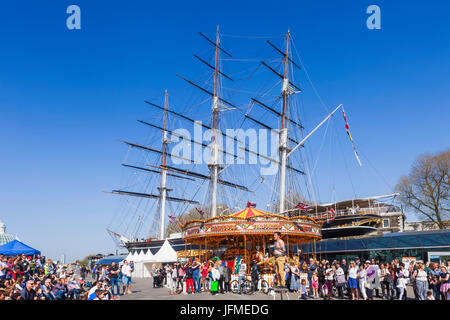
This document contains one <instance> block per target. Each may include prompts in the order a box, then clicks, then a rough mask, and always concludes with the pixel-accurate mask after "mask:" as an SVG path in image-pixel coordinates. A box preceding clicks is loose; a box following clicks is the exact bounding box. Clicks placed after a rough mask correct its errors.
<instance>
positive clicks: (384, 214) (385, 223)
mask: <svg viewBox="0 0 450 320" xmlns="http://www.w3.org/2000/svg"><path fill="white" fill-rule="evenodd" d="M377 209H378V212H377V213H378V214H379V215H380V217H381V225H380V226H379V228H378V230H377V231H376V232H375V233H374V234H378V235H383V234H386V233H393V232H404V231H405V222H406V215H405V214H404V213H403V211H402V210H401V209H400V208H399V207H397V206H394V205H390V204H380V206H379V207H378V208H377Z"/></svg>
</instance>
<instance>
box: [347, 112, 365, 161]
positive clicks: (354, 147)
mask: <svg viewBox="0 0 450 320" xmlns="http://www.w3.org/2000/svg"><path fill="white" fill-rule="evenodd" d="M342 114H343V115H344V121H345V131H347V134H348V137H349V138H350V141H351V143H352V146H353V152H354V153H355V157H356V160H357V161H358V163H359V166H362V163H361V160H359V156H358V152H356V146H355V143H354V142H353V138H352V135H351V133H350V128H349V126H348V122H347V116H346V115H345V110H344V107H342Z"/></svg>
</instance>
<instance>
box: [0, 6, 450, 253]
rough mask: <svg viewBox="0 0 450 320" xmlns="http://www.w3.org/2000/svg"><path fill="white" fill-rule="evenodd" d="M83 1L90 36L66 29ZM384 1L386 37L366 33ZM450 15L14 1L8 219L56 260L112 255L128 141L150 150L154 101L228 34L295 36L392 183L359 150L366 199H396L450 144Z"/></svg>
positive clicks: (2, 54) (4, 9) (6, 84)
mask: <svg viewBox="0 0 450 320" xmlns="http://www.w3.org/2000/svg"><path fill="white" fill-rule="evenodd" d="M70 4H77V5H79V6H80V7H81V18H82V22H81V30H75V31H72V30H68V29H67V28H66V18H67V16H68V15H67V14H66V8H67V6H68V5H70ZM371 4H377V5H378V6H380V8H381V17H382V18H381V30H368V29H367V28H366V19H367V17H368V15H367V14H366V13H365V11H366V8H367V7H368V6H369V5H371ZM449 12H450V4H449V3H448V2H447V1H434V2H433V4H431V3H429V2H424V1H381V0H377V1H349V0H347V1H314V2H311V1H285V2H284V3H283V5H281V3H280V2H276V1H234V0H230V1H226V2H223V1H222V2H220V4H219V2H216V3H215V2H214V1H171V2H162V1H125V2H124V1H82V0H76V1H70V2H69V1H45V2H30V3H28V4H24V3H18V2H16V1H4V2H3V3H2V5H1V6H0V41H1V50H0V70H1V71H0V110H1V117H0V133H1V134H0V145H1V151H2V152H1V157H0V168H1V169H0V181H1V184H0V204H1V206H0V219H1V220H3V221H4V222H5V223H6V225H7V228H8V229H7V232H10V233H13V234H15V233H17V234H19V237H20V238H21V240H22V241H24V242H26V243H28V244H30V245H32V246H34V247H36V248H39V249H40V250H42V251H43V252H44V254H46V255H47V256H50V257H53V258H59V257H60V255H61V254H62V253H65V254H66V255H67V257H68V259H69V260H73V259H77V258H83V257H84V256H86V255H87V254H90V253H98V252H103V253H107V252H112V250H113V243H112V241H111V239H110V238H109V236H108V235H107V234H106V232H105V227H106V226H107V224H108V222H109V221H110V218H111V214H112V213H113V212H114V211H115V210H116V208H117V206H118V204H119V202H118V201H119V199H117V198H116V197H113V196H111V195H108V194H104V193H103V192H102V191H103V190H111V189H112V188H114V187H116V186H117V185H118V184H119V181H120V179H121V177H122V174H123V171H122V169H121V168H120V163H121V162H122V160H123V158H124V154H125V153H126V150H127V149H126V147H125V146H123V145H122V144H120V143H119V142H118V139H121V138H125V137H133V138H136V139H134V140H139V139H138V138H139V137H140V135H141V134H142V128H141V127H140V125H139V124H138V123H137V122H136V120H137V119H143V118H145V117H147V118H148V112H150V109H148V108H147V107H146V106H145V105H144V104H143V102H142V101H143V100H144V99H152V98H153V99H154V98H155V97H156V98H157V99H160V97H161V93H162V92H163V90H164V89H165V88H168V89H169V90H170V91H171V92H175V93H176V92H183V91H182V90H184V89H183V88H185V84H184V83H183V82H182V81H181V80H179V79H178V78H176V77H175V73H181V74H187V75H189V74H195V70H196V69H198V66H199V64H198V61H195V59H194V58H193V57H192V55H193V54H195V53H205V50H206V49H207V48H208V46H207V44H206V43H205V42H204V41H203V40H202V39H201V38H200V37H199V36H198V34H197V32H198V31H201V32H204V33H206V34H213V33H214V31H215V28H216V25H220V28H221V31H222V32H223V33H224V34H229V35H246V36H272V37H273V36H278V35H279V36H280V38H279V39H275V40H273V39H274V38H270V39H272V40H273V41H274V42H275V41H276V42H277V43H281V41H282V40H281V37H282V35H283V34H284V33H285V32H286V30H287V29H288V28H290V30H291V32H292V34H293V35H294V40H295V44H296V47H297V48H298V49H299V50H300V51H301V56H302V59H303V62H304V64H305V65H306V67H307V69H308V71H309V74H310V76H311V78H312V80H313V82H314V84H315V86H316V88H317V90H318V92H319V93H320V95H321V96H322V98H323V100H324V101H325V103H326V104H327V105H329V108H331V107H332V106H334V105H337V104H338V103H344V104H345V106H346V111H347V112H348V113H349V117H350V125H351V129H352V133H353V135H354V137H355V139H356V141H357V144H358V148H359V150H360V152H361V153H363V154H364V155H365V157H368V158H370V162H371V164H372V165H373V166H374V167H375V168H376V170H378V171H379V172H380V173H382V176H383V178H382V179H381V178H380V176H379V175H375V174H373V172H372V173H369V171H365V172H360V173H358V171H357V169H358V168H357V166H355V163H354V161H353V160H354V159H353V158H352V154H351V149H347V154H348V159H349V163H351V165H350V170H351V171H352V172H353V170H354V173H352V174H353V175H354V176H353V178H354V179H355V181H356V182H355V183H356V184H357V187H358V190H359V192H358V193H359V195H361V196H368V195H374V194H383V193H389V192H391V191H392V190H391V189H389V186H390V187H391V188H392V187H393V186H394V185H395V184H396V182H397V180H398V178H399V176H400V175H401V174H406V173H407V172H408V171H409V168H410V165H411V163H412V161H413V160H414V159H415V157H416V156H417V155H419V154H421V153H423V152H437V151H441V150H444V149H445V148H448V147H449V141H450V130H448V119H450V111H449V110H450V81H449V74H450V29H449V26H448V22H449V19H448V15H449ZM243 39H244V38H241V39H240V41H238V40H239V38H233V37H230V38H228V39H227V38H226V37H224V41H225V42H226V41H228V45H233V44H234V45H235V46H234V47H233V46H231V48H232V49H230V51H233V52H236V54H237V57H239V55H241V56H242V55H245V52H246V50H247V48H250V47H251V46H256V45H261V44H262V45H263V46H264V45H265V44H264V40H265V39H264V38H251V39H248V41H247V40H243ZM233 41H234V42H233ZM227 47H228V48H230V46H227ZM266 52H270V51H266ZM270 54H272V55H275V53H274V52H270ZM253 56H254V55H253ZM263 58H265V57H263ZM175 95H176V94H175ZM321 116H324V114H322V115H321ZM319 119H320V117H317V119H315V120H314V121H316V120H319ZM316 122H317V121H316ZM138 128H139V129H138ZM342 141H343V143H345V144H347V142H348V141H345V140H342ZM365 157H363V158H362V160H363V162H366V164H367V161H366V160H365ZM363 178H365V180H362V179H363ZM384 180H385V181H386V182H385V181H384ZM358 181H364V183H359V184H358ZM340 196H341V198H345V197H351V196H352V191H351V190H350V187H349V186H344V187H343V189H342V190H341V192H340Z"/></svg>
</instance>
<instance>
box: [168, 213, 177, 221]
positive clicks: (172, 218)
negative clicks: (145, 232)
mask: <svg viewBox="0 0 450 320" xmlns="http://www.w3.org/2000/svg"><path fill="white" fill-rule="evenodd" d="M169 219H170V223H175V220H176V217H175V216H172V215H170V214H169Z"/></svg>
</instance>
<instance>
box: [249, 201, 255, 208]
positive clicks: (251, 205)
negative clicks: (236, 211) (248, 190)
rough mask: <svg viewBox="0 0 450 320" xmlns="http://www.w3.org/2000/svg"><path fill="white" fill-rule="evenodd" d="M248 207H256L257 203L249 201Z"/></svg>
mask: <svg viewBox="0 0 450 320" xmlns="http://www.w3.org/2000/svg"><path fill="white" fill-rule="evenodd" d="M247 208H256V203H251V202H250V201H248V202H247Z"/></svg>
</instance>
